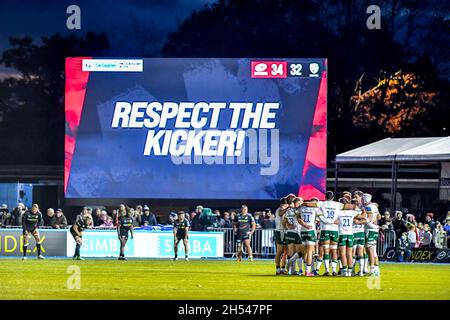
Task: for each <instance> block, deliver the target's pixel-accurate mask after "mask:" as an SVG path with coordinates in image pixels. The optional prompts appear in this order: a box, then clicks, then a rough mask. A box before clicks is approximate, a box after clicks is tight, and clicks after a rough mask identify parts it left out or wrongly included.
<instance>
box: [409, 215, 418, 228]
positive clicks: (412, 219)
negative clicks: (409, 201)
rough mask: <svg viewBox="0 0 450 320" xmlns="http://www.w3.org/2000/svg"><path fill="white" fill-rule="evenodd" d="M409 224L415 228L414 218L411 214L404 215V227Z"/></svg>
mask: <svg viewBox="0 0 450 320" xmlns="http://www.w3.org/2000/svg"><path fill="white" fill-rule="evenodd" d="M410 224H412V225H414V226H415V227H417V221H416V217H415V216H414V215H413V214H407V215H406V225H407V226H409V225H410Z"/></svg>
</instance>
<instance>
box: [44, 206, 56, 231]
mask: <svg viewBox="0 0 450 320" xmlns="http://www.w3.org/2000/svg"><path fill="white" fill-rule="evenodd" d="M54 217H55V210H53V208H48V209H47V214H46V215H45V217H44V226H47V227H51V226H52V223H53V218H54Z"/></svg>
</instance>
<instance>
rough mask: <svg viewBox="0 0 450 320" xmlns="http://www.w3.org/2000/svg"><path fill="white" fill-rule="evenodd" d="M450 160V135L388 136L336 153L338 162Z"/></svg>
mask: <svg viewBox="0 0 450 320" xmlns="http://www.w3.org/2000/svg"><path fill="white" fill-rule="evenodd" d="M448 160H450V137H435V138H387V139H384V140H380V141H377V142H374V143H371V144H368V145H365V146H362V147H360V148H356V149H353V150H350V151H347V152H344V153H340V154H338V155H336V163H352V162H353V163H355V162H358V163H365V162H366V163H367V162H372V163H374V162H398V161H401V162H411V161H448Z"/></svg>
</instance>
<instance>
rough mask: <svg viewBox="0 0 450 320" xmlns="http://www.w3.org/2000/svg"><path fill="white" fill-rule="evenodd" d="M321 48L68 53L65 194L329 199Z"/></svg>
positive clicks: (79, 196) (324, 68) (324, 65)
mask: <svg viewBox="0 0 450 320" xmlns="http://www.w3.org/2000/svg"><path fill="white" fill-rule="evenodd" d="M326 103H327V61H326V59H323V58H317V59H311V58H308V59H305V58H263V59H259V58H254V59H253V58H142V59H138V58H135V59H120V58H114V59H106V58H95V57H73V58H67V59H66V96H65V109H66V110H65V112H66V135H65V167H64V174H65V177H64V191H65V196H66V197H67V198H77V199H92V198H98V199H104V198H121V199H123V198H141V199H142V198H145V199H252V200H274V199H279V198H280V197H282V196H284V195H286V194H288V193H294V194H298V195H300V196H302V197H304V198H306V199H307V198H310V197H313V196H315V197H319V198H323V195H324V193H325V179H326V111H327V110H326V108H327V107H326Z"/></svg>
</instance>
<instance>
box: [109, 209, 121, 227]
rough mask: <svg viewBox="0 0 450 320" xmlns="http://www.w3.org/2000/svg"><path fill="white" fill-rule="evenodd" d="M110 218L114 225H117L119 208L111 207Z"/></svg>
mask: <svg viewBox="0 0 450 320" xmlns="http://www.w3.org/2000/svg"><path fill="white" fill-rule="evenodd" d="M111 218H112V220H113V223H114V225H117V219H118V218H119V210H118V209H113V210H112V212H111Z"/></svg>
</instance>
